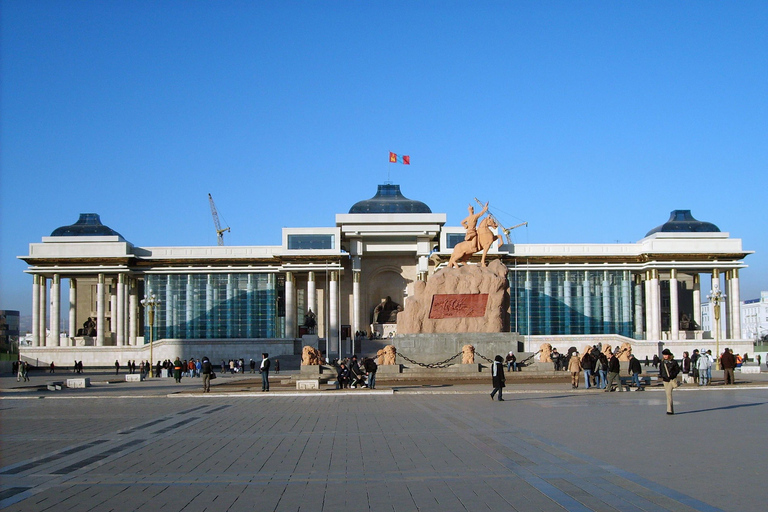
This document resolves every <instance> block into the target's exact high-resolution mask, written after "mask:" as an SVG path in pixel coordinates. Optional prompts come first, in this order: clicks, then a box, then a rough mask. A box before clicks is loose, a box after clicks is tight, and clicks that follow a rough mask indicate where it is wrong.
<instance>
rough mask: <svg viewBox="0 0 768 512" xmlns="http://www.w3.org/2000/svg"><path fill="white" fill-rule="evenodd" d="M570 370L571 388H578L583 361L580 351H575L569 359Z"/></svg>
mask: <svg viewBox="0 0 768 512" xmlns="http://www.w3.org/2000/svg"><path fill="white" fill-rule="evenodd" d="M568 371H569V372H571V389H576V388H578V387H579V374H580V373H581V361H580V360H579V353H578V352H573V353H572V354H571V358H570V359H568Z"/></svg>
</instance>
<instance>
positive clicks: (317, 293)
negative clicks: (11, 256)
mask: <svg viewBox="0 0 768 512" xmlns="http://www.w3.org/2000/svg"><path fill="white" fill-rule="evenodd" d="M491 211H492V210H491ZM658 215H659V220H663V219H664V218H666V212H658ZM72 220H74V219H72ZM445 223H446V214H445V213H433V212H432V210H431V209H430V208H429V207H428V206H427V205H426V204H424V203H423V202H420V201H415V200H411V199H408V198H406V197H404V196H403V194H402V193H401V191H400V186H399V185H394V184H384V185H379V187H378V191H377V193H376V195H375V196H374V197H372V198H371V199H366V200H362V201H359V202H357V203H355V204H354V205H352V206H351V207H350V208H349V211H348V212H347V213H339V214H337V215H336V222H335V224H334V225H332V226H329V227H315V228H283V229H282V243H281V244H280V245H274V246H271V245H270V246H238V247H234V246H207V247H138V246H135V245H133V244H132V243H130V242H129V241H128V239H130V238H133V237H135V236H140V233H139V234H136V233H123V234H121V233H118V232H117V231H115V230H114V229H112V228H110V227H107V226H106V225H104V224H102V223H101V220H100V217H99V215H97V214H94V213H84V214H81V215H80V218H79V220H77V222H75V223H74V224H71V225H67V226H62V227H59V228H56V229H54V230H53V231H52V232H51V234H50V236H44V237H42V240H41V241H40V242H39V243H31V244H30V246H29V254H27V255H24V256H19V258H21V259H22V260H24V261H25V262H26V263H27V264H28V265H29V267H28V269H27V270H26V272H27V273H28V274H30V276H31V277H32V279H31V280H32V283H31V286H32V311H33V328H32V338H31V343H30V345H29V346H22V347H21V355H22V357H23V358H25V359H28V360H33V361H37V362H39V364H47V363H48V362H50V361H53V360H55V361H56V364H65V365H67V364H69V363H70V362H71V361H73V360H79V361H84V362H85V364H86V365H103V366H108V365H110V364H114V361H115V360H116V359H117V360H120V361H121V363H122V362H124V361H127V360H135V361H144V360H150V358H151V359H152V360H153V361H157V360H159V359H173V358H175V357H176V356H179V357H181V358H190V357H202V356H204V355H205V356H208V357H210V358H211V360H213V361H217V360H218V359H222V358H227V359H229V358H240V357H245V358H246V359H247V358H248V357H254V356H257V355H259V354H260V353H261V352H269V353H270V356H273V355H274V356H279V355H294V354H298V353H299V352H300V351H301V347H302V346H303V345H307V344H309V345H314V346H316V347H318V348H320V349H321V350H322V351H323V352H326V354H327V355H328V356H329V357H335V356H337V355H339V354H341V355H348V354H350V353H351V352H353V351H359V347H360V346H359V344H358V345H356V344H355V341H354V339H355V337H356V336H355V334H356V333H358V336H357V337H358V338H361V337H362V336H360V335H359V334H360V333H362V332H365V333H366V337H370V336H373V337H377V336H382V337H384V338H388V337H394V338H397V337H398V336H397V333H396V331H397V328H396V323H393V324H387V325H383V324H380V323H377V321H376V320H377V319H376V318H374V309H375V308H376V306H377V305H379V304H380V303H381V302H382V299H385V298H386V297H390V298H391V301H392V302H393V303H395V304H398V305H402V306H403V307H405V308H407V305H408V302H407V299H408V296H409V290H411V289H412V283H414V282H416V281H419V280H421V281H428V280H429V279H430V278H431V276H432V275H433V274H434V273H435V272H440V271H443V268H444V267H445V266H446V263H447V261H448V259H449V257H450V255H451V250H452V248H453V246H454V245H456V244H457V243H458V242H461V241H463V240H464V236H465V230H464V228H463V227H460V226H458V227H450V226H446V225H445ZM54 226H55V225H54ZM54 226H52V227H54ZM113 227H115V228H117V229H120V227H119V226H113ZM649 227H650V226H649ZM498 234H499V237H500V240H499V241H498V242H496V243H495V244H494V246H493V247H492V248H491V250H490V251H489V252H488V256H487V259H488V260H490V261H493V260H500V261H501V262H502V263H503V264H504V265H505V266H506V268H507V269H508V280H509V303H510V307H509V324H508V325H509V326H510V327H509V329H510V332H512V333H517V335H519V337H520V339H523V340H524V346H519V348H518V347H514V348H518V349H519V350H520V351H527V352H535V351H536V350H537V349H538V346H539V345H540V344H541V343H543V342H550V343H552V344H553V345H555V346H557V344H560V345H563V346H565V345H566V344H567V345H575V346H578V347H579V349H581V346H582V345H583V343H584V342H589V343H592V342H593V341H592V340H611V343H616V344H617V343H619V342H621V341H629V342H631V343H632V344H633V347H634V350H635V352H636V354H637V355H638V356H641V357H643V356H645V355H650V356H652V355H653V354H657V353H659V352H660V350H661V348H662V347H665V346H666V347H674V348H673V349H672V350H673V352H674V353H675V354H676V355H680V354H682V351H683V350H692V349H693V348H703V347H705V346H706V347H709V346H710V345H711V349H712V350H713V353H714V350H715V342H714V339H715V337H717V338H718V342H719V343H720V345H721V346H730V347H734V348H735V349H736V350H739V351H740V352H744V351H748V352H750V353H751V352H752V350H751V347H752V342H751V341H750V340H747V339H744V338H743V337H742V333H741V332H740V322H739V318H740V314H739V308H740V297H739V270H740V269H741V268H744V267H745V264H744V258H745V257H746V256H747V255H748V254H751V251H745V250H744V249H743V248H742V241H741V240H740V239H738V238H732V237H730V235H729V234H728V233H727V232H723V231H721V230H720V229H719V228H718V227H717V226H715V225H714V224H712V223H709V222H703V221H699V220H696V219H695V218H693V216H692V215H691V212H690V211H688V210H675V211H673V212H672V213H671V216H670V217H669V220H668V221H666V222H664V223H663V224H661V225H659V226H658V227H654V228H652V229H650V230H649V231H648V232H647V234H646V235H645V236H644V237H643V238H642V239H640V240H638V241H637V242H635V243H615V244H578V243H573V244H557V243H554V244H513V243H509V240H507V239H505V237H504V236H503V233H501V232H500V233H498ZM123 235H127V237H128V238H126V237H124V236H123ZM505 242H507V243H505ZM479 261H480V254H478V255H476V256H475V257H474V258H473V259H472V260H471V261H470V262H469V264H477V263H479ZM702 281H704V282H705V284H706V286H705V289H706V290H709V289H712V290H713V291H714V292H717V291H719V292H721V294H722V303H721V304H722V305H721V314H720V334H719V335H718V334H717V333H712V332H707V331H702V330H701V324H702V319H701V314H702V313H701V309H702V308H701V304H702V300H703V301H704V302H705V303H706V302H714V301H708V299H707V297H706V296H705V297H703V298H702V292H701V284H702ZM731 319H735V321H731ZM596 342H597V341H595V343H596ZM739 347H743V348H739ZM512 349H513V348H510V350H512ZM152 350H154V353H153V354H152V355H151V351H152ZM413 351H414V354H415V355H416V356H418V344H417V345H416V346H415V348H414V349H413Z"/></svg>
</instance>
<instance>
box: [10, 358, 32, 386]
mask: <svg viewBox="0 0 768 512" xmlns="http://www.w3.org/2000/svg"><path fill="white" fill-rule="evenodd" d="M11 371H12V372H13V373H15V374H16V382H21V381H22V380H23V381H24V382H27V381H28V380H29V363H28V362H26V361H14V362H13V365H12V366H11Z"/></svg>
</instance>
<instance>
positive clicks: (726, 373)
mask: <svg viewBox="0 0 768 512" xmlns="http://www.w3.org/2000/svg"><path fill="white" fill-rule="evenodd" d="M720 366H721V367H722V368H723V379H724V380H725V385H726V386H727V385H729V384H735V383H736V381H735V380H734V377H733V369H734V368H736V359H735V358H734V357H733V352H731V349H729V348H726V349H725V350H724V351H723V353H722V355H721V356H720Z"/></svg>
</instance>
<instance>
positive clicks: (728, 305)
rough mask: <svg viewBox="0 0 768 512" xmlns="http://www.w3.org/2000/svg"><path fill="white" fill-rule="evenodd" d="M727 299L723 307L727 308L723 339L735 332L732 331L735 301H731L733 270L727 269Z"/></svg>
mask: <svg viewBox="0 0 768 512" xmlns="http://www.w3.org/2000/svg"><path fill="white" fill-rule="evenodd" d="M724 284H725V291H724V293H725V300H723V306H722V307H723V309H724V310H725V318H724V319H723V330H724V331H725V335H724V336H723V339H726V340H729V339H731V338H732V337H733V333H732V332H731V327H732V325H731V324H732V322H731V307H732V306H733V302H731V295H732V293H731V271H730V270H726V271H725V283H724Z"/></svg>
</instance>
